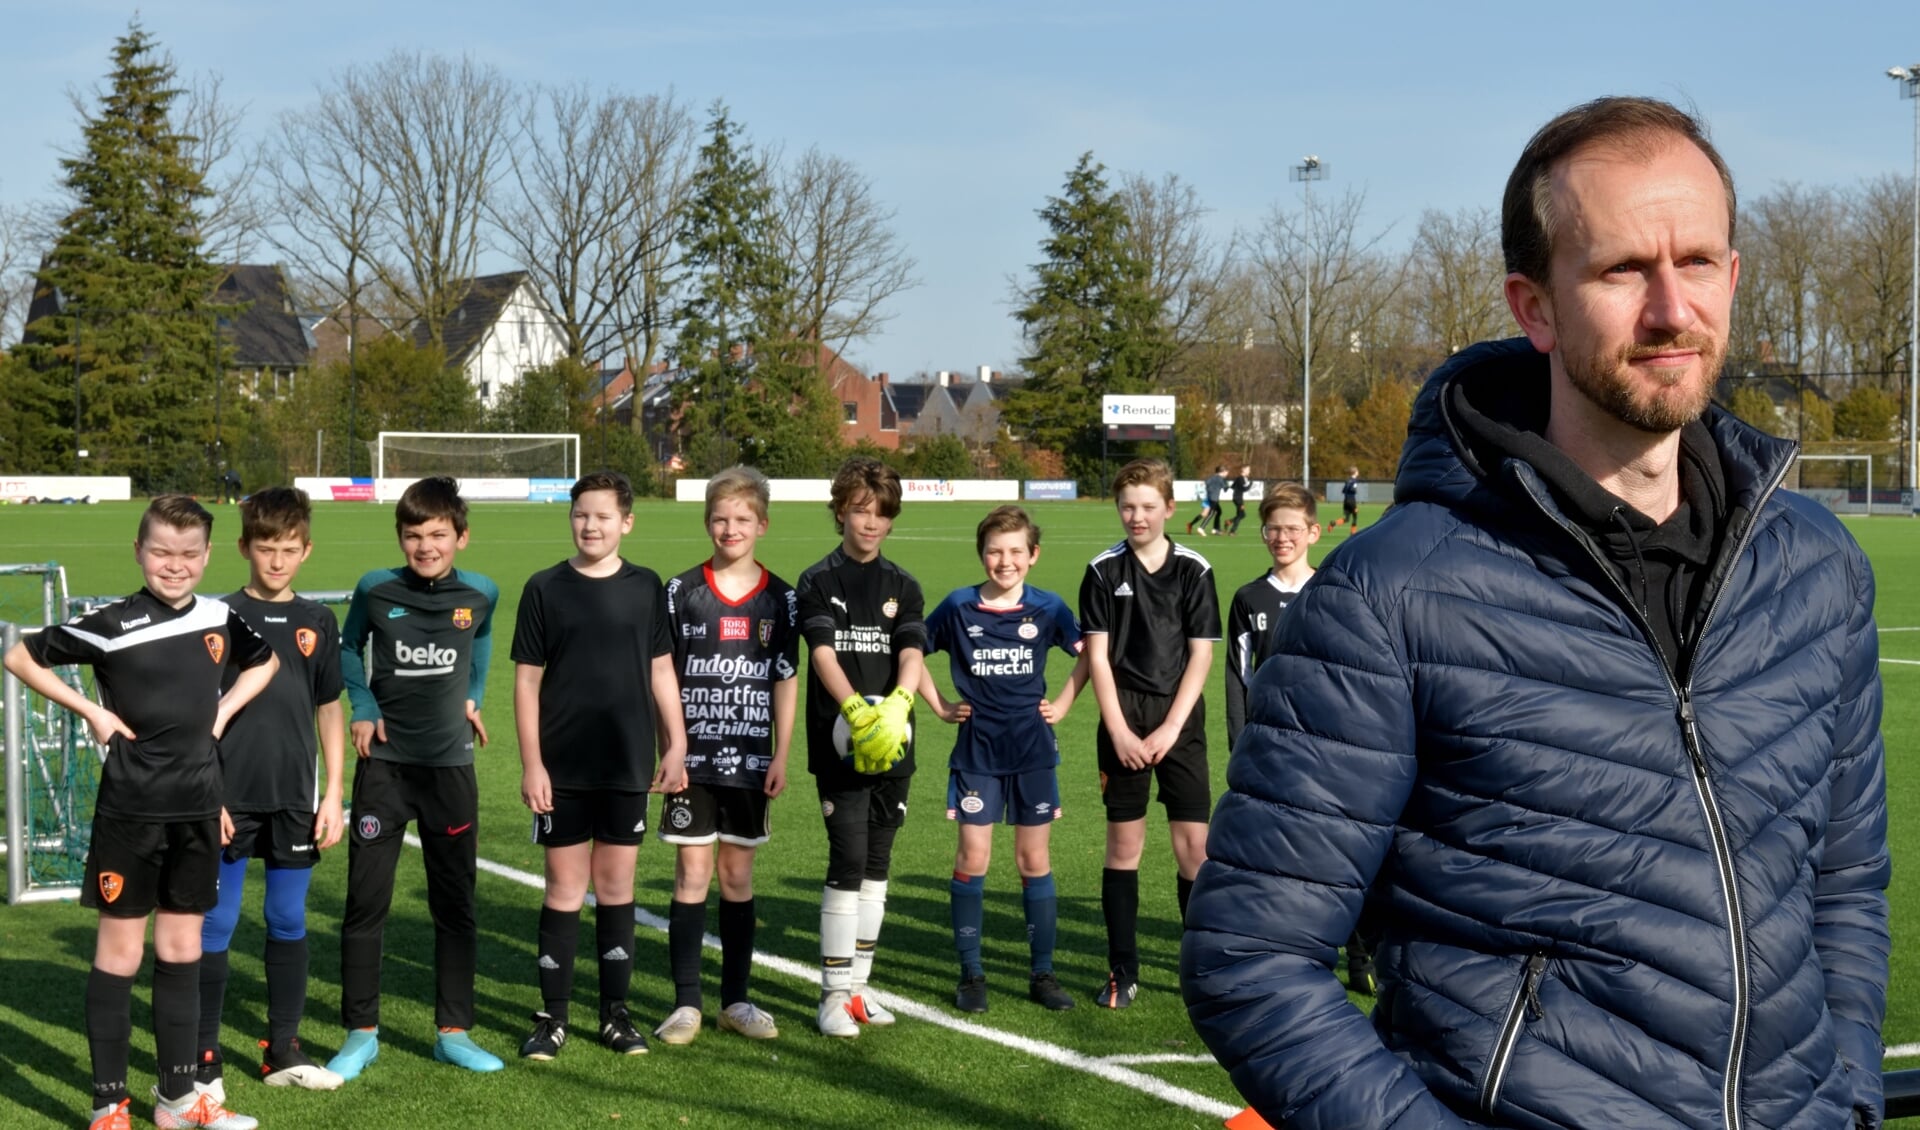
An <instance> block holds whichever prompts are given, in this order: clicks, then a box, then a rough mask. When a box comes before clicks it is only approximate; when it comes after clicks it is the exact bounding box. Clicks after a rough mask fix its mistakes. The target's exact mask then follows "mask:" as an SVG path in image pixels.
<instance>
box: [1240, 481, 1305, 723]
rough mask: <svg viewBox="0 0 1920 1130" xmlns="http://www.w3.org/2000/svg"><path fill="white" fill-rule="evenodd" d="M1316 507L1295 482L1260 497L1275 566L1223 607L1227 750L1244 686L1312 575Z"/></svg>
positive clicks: (1263, 535)
mask: <svg viewBox="0 0 1920 1130" xmlns="http://www.w3.org/2000/svg"><path fill="white" fill-rule="evenodd" d="M1318 518H1319V507H1317V506H1316V505H1315V504H1314V501H1313V495H1312V494H1310V493H1308V491H1307V489H1306V488H1305V487H1302V486H1301V485H1300V484H1298V483H1280V484H1279V485H1277V486H1275V487H1274V488H1273V490H1271V491H1269V492H1268V493H1267V497H1265V498H1263V499H1261V500H1260V539H1261V541H1262V542H1264V543H1265V544H1266V547H1267V552H1268V553H1269V554H1270V555H1272V557H1273V567H1272V568H1271V569H1268V570H1266V571H1264V572H1262V573H1261V574H1260V575H1259V576H1258V577H1255V578H1254V579H1253V580H1251V581H1248V582H1247V583H1246V584H1244V585H1241V586H1240V588H1239V591H1237V592H1235V593H1234V594H1233V603H1232V605H1231V606H1230V607H1229V608H1228V610H1227V643H1228V655H1227V750H1228V752H1229V753H1231V752H1232V750H1233V747H1234V746H1235V745H1237V744H1239V741H1240V731H1241V730H1243V729H1245V728H1246V725H1247V684H1248V683H1249V682H1251V681H1252V680H1253V673H1254V672H1255V671H1257V670H1259V668H1260V665H1261V664H1262V663H1265V662H1266V660H1267V657H1268V656H1269V655H1272V654H1273V633H1274V631H1275V630H1276V629H1278V628H1279V626H1280V614H1281V613H1282V612H1285V611H1286V610H1287V605H1289V604H1291V603H1293V598H1294V597H1296V596H1299V595H1300V587H1301V586H1302V585H1304V584H1306V583H1307V578H1309V577H1311V576H1313V566H1312V565H1310V564H1308V562H1307V551H1308V550H1309V549H1312V548H1313V544H1314V543H1315V542H1317V541H1319V540H1320V523H1319V520H1318Z"/></svg>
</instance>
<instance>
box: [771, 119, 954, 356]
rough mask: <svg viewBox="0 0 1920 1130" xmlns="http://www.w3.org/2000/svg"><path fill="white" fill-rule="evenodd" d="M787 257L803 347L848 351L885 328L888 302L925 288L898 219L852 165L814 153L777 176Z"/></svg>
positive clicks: (778, 224)
mask: <svg viewBox="0 0 1920 1130" xmlns="http://www.w3.org/2000/svg"><path fill="white" fill-rule="evenodd" d="M770 175H771V177H772V179H773V182H774V202H773V210H774V228H775V231H776V233H777V234H776V237H775V238H776V240H777V242H778V250H779V254H780V257H781V258H782V259H784V260H785V261H786V263H787V265H788V266H789V267H790V268H792V271H793V283H794V288H793V289H794V310H793V313H792V315H791V320H792V322H793V325H792V326H791V327H790V330H791V332H792V334H793V336H794V338H795V339H796V340H799V341H808V342H818V343H820V344H822V345H825V346H828V347H830V348H832V349H833V350H834V351H835V352H840V351H842V350H844V349H845V348H846V346H847V345H848V343H850V342H854V341H860V340H864V339H866V338H868V337H871V336H872V335H873V334H874V333H875V332H877V331H878V330H879V329H880V327H881V326H883V325H885V324H886V322H887V319H888V317H889V316H890V315H888V314H887V313H886V312H885V310H884V307H885V305H886V303H887V300H888V299H890V298H892V297H893V296H894V295H896V294H899V293H900V292H901V291H903V290H907V289H910V288H912V287H914V286H918V285H919V280H917V279H915V278H914V277H913V269H914V266H915V263H914V261H913V258H912V256H910V255H908V254H907V252H906V249H905V248H904V247H902V246H901V245H900V242H899V239H898V238H897V237H896V236H895V235H894V232H893V228H892V222H893V216H894V213H893V211H892V209H890V208H887V207H886V206H884V205H883V204H881V203H880V202H879V201H878V200H876V199H875V198H874V195H873V181H872V180H871V179H870V178H868V177H867V176H866V174H864V173H862V172H861V171H860V170H859V169H858V168H857V167H856V166H855V165H854V164H853V163H852V162H851V161H848V160H846V159H845V158H843V157H834V156H830V155H828V154H825V153H822V152H820V151H819V150H818V149H808V150H807V151H806V152H805V153H802V154H801V155H800V157H799V158H798V159H797V160H795V161H793V162H792V163H791V164H784V165H782V166H779V167H776V168H774V169H772V170H770Z"/></svg>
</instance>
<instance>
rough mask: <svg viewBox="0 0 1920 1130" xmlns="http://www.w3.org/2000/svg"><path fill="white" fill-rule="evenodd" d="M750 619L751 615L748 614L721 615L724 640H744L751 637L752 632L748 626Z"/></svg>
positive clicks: (721, 634)
mask: <svg viewBox="0 0 1920 1130" xmlns="http://www.w3.org/2000/svg"><path fill="white" fill-rule="evenodd" d="M749 619H750V617H746V616H722V617H720V638H721V639H723V640H744V639H749V638H751V633H750V632H749V630H748V628H747V623H748V621H749Z"/></svg>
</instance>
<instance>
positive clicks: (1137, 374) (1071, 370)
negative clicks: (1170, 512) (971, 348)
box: [1004, 153, 1173, 481]
mask: <svg viewBox="0 0 1920 1130" xmlns="http://www.w3.org/2000/svg"><path fill="white" fill-rule="evenodd" d="M1104 172H1105V167H1104V166H1102V165H1100V164H1099V163H1097V162H1095V161H1094V159H1093V154H1092V153H1083V154H1081V156H1080V161H1079V163H1078V164H1076V165H1075V166H1074V167H1073V169H1072V171H1070V172H1069V173H1068V174H1067V181H1066V184H1065V186H1064V188H1063V189H1062V191H1061V194H1060V195H1059V196H1055V197H1050V198H1049V199H1048V200H1047V204H1046V207H1044V208H1042V209H1040V218H1041V219H1042V220H1044V221H1045V222H1046V225H1047V230H1048V233H1049V234H1048V236H1047V238H1046V239H1044V240H1042V241H1041V244H1040V250H1041V253H1042V255H1043V256H1044V258H1043V260H1042V261H1041V262H1040V263H1038V264H1035V266H1034V268H1033V272H1034V281H1033V285H1032V286H1031V287H1029V288H1028V289H1027V290H1026V291H1025V292H1024V294H1023V295H1022V298H1023V299H1024V300H1025V305H1023V306H1022V307H1021V308H1020V309H1019V310H1018V311H1017V312H1016V313H1015V314H1014V317H1016V318H1018V319H1019V321H1020V327H1021V330H1022V332H1023V334H1024V335H1025V338H1026V341H1027V346H1028V349H1029V350H1030V352H1029V353H1028V354H1027V356H1025V357H1023V358H1021V359H1020V363H1021V365H1022V367H1023V368H1024V369H1025V370H1026V372H1027V375H1028V380H1027V384H1026V386H1025V387H1024V388H1022V389H1020V390H1019V391H1017V392H1014V393H1012V394H1010V395H1009V396H1008V398H1007V405H1006V409H1005V411H1004V416H1005V418H1006V420H1007V422H1008V423H1009V424H1010V425H1011V426H1012V427H1013V428H1014V430H1015V431H1016V432H1019V433H1021V434H1023V435H1024V436H1025V437H1026V438H1027V439H1028V440H1029V441H1030V442H1032V443H1034V444H1035V445H1037V446H1039V447H1042V448H1047V449H1050V450H1053V451H1057V452H1060V453H1061V454H1062V455H1064V456H1066V458H1067V463H1068V469H1069V471H1070V473H1072V474H1073V475H1075V476H1076V477H1078V478H1080V479H1082V480H1083V481H1084V480H1089V479H1091V478H1092V477H1093V476H1094V474H1095V472H1096V471H1097V469H1098V467H1099V460H1100V398H1101V397H1102V396H1105V395H1107V394H1109V393H1134V392H1146V391H1149V390H1150V389H1151V388H1152V387H1153V379H1154V378H1155V376H1157V375H1158V374H1159V372H1160V371H1161V369H1162V368H1164V366H1165V365H1166V363H1167V360H1168V359H1169V358H1170V357H1171V356H1172V353H1173V344H1172V338H1171V335H1170V334H1168V332H1167V330H1166V327H1165V324H1164V320H1163V318H1162V310H1161V304H1160V303H1159V301H1158V300H1156V299H1155V298H1154V296H1153V293H1152V291H1151V289H1150V287H1149V285H1148V283H1149V274H1150V272H1149V264H1148V263H1146V262H1145V261H1144V260H1142V259H1140V258H1138V257H1137V256H1136V255H1135V254H1134V252H1133V251H1132V249H1131V244H1130V243H1129V241H1128V238H1127V235H1128V231H1127V213H1126V209H1125V207H1124V206H1123V205H1122V203H1121V200H1120V196H1119V194H1118V193H1115V192H1113V191H1111V190H1110V189H1108V187H1107V182H1106V179H1105V177H1104V176H1103V175H1102V174H1103V173H1104Z"/></svg>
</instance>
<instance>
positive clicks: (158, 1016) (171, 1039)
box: [153, 959, 200, 1101]
mask: <svg viewBox="0 0 1920 1130" xmlns="http://www.w3.org/2000/svg"><path fill="white" fill-rule="evenodd" d="M199 1035H200V963H199V962H197V961H160V960H157V959H156V960H155V961H154V963H153V1061H154V1066H155V1068H156V1070H157V1071H158V1074H159V1076H160V1097H161V1098H163V1099H166V1100H168V1101H172V1100H174V1099H178V1098H182V1097H184V1096H186V1095H188V1094H191V1093H192V1092H193V1077H194V1069H195V1066H196V1063H197V1061H198V1059H199V1057H198V1056H196V1055H194V1054H193V1045H194V1044H195V1042H196V1041H197V1040H198V1037H199Z"/></svg>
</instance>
